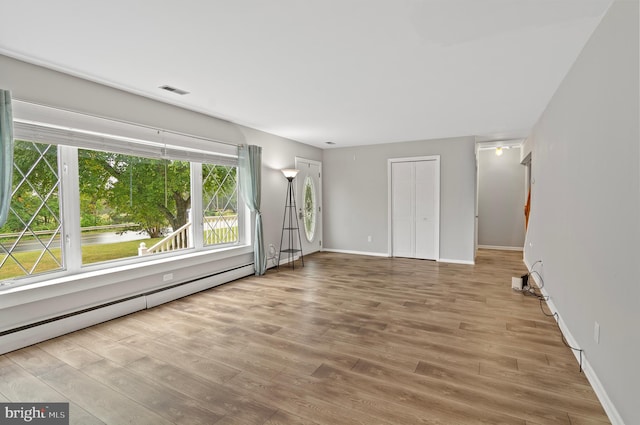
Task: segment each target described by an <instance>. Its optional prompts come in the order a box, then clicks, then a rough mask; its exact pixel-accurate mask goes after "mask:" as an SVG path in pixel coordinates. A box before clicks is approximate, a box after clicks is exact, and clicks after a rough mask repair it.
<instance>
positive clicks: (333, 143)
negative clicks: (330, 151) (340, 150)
mask: <svg viewBox="0 0 640 425" xmlns="http://www.w3.org/2000/svg"><path fill="white" fill-rule="evenodd" d="M325 143H326V144H327V145H335V144H336V142H325Z"/></svg>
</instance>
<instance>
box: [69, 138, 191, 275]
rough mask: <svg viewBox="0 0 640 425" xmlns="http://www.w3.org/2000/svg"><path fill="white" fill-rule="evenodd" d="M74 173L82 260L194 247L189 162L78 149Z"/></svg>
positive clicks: (89, 261) (116, 257)
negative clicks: (76, 185) (190, 233)
mask: <svg viewBox="0 0 640 425" xmlns="http://www.w3.org/2000/svg"><path fill="white" fill-rule="evenodd" d="M78 172H79V176H80V179H79V180H80V220H81V223H80V224H81V227H82V263H83V264H92V263H97V262H102V261H108V260H116V259H121V258H128V257H135V256H138V255H151V254H155V253H159V252H166V251H174V250H179V249H185V248H189V247H190V246H192V244H191V237H190V236H189V232H190V231H191V230H190V228H191V221H190V220H189V209H190V207H191V190H190V165H189V163H188V162H185V161H172V160H164V159H151V158H143V157H139V156H132V155H123V154H116V153H110V152H101V151H91V150H79V152H78ZM141 243H144V246H142V245H141ZM139 248H142V249H139Z"/></svg>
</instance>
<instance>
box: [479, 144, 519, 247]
mask: <svg viewBox="0 0 640 425" xmlns="http://www.w3.org/2000/svg"><path fill="white" fill-rule="evenodd" d="M524 176H525V167H524V166H523V165H521V164H520V148H519V147H512V148H510V149H503V150H502V155H501V156H497V155H496V150H495V149H482V150H480V151H479V152H478V245H481V246H491V247H504V248H522V247H523V246H524V203H525V178H524Z"/></svg>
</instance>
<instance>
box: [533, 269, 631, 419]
mask: <svg viewBox="0 0 640 425" xmlns="http://www.w3.org/2000/svg"><path fill="white" fill-rule="evenodd" d="M523 261H524V264H525V266H526V267H527V270H529V272H531V267H530V266H529V264H528V263H527V261H526V260H523ZM531 277H533V280H535V282H536V284H537V285H538V287H542V288H541V289H540V292H541V293H542V295H544V296H545V297H547V306H548V308H549V310H551V313H554V312H555V313H557V317H558V318H557V322H558V326H559V327H560V332H562V334H563V335H564V338H565V339H566V340H567V343H568V344H569V345H571V346H572V347H576V348H580V345H579V344H578V341H576V339H575V338H574V337H573V335H572V334H571V331H570V330H569V328H568V327H567V325H566V324H565V323H564V321H563V320H562V315H561V314H560V311H559V310H558V309H557V307H556V305H555V304H554V303H553V299H552V298H551V296H550V295H549V293H548V292H547V289H546V288H545V287H544V285H543V284H542V282H541V281H540V276H537V275H536V273H534V274H532V275H531ZM571 352H572V353H573V356H574V357H575V358H576V361H577V362H578V364H580V353H579V352H578V351H576V350H571ZM582 371H583V372H584V375H585V376H586V377H587V380H588V381H589V383H590V384H591V387H592V388H593V391H594V392H595V393H596V396H597V397H598V400H600V403H601V404H602V407H603V409H604V411H605V413H606V414H607V416H608V417H609V420H610V421H611V424H612V425H625V423H624V421H623V420H622V416H620V413H619V412H618V409H616V407H615V405H614V404H613V402H612V401H611V399H610V398H609V395H608V394H607V392H606V390H605V389H604V386H603V385H602V382H600V379H599V378H598V375H596V372H595V371H594V370H593V368H592V367H591V364H590V363H589V359H588V358H587V355H586V353H585V352H582Z"/></svg>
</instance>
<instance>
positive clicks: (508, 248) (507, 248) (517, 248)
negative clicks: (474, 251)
mask: <svg viewBox="0 0 640 425" xmlns="http://www.w3.org/2000/svg"><path fill="white" fill-rule="evenodd" d="M478 248H479V249H498V250H501V251H524V247H522V246H498V245H478Z"/></svg>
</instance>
